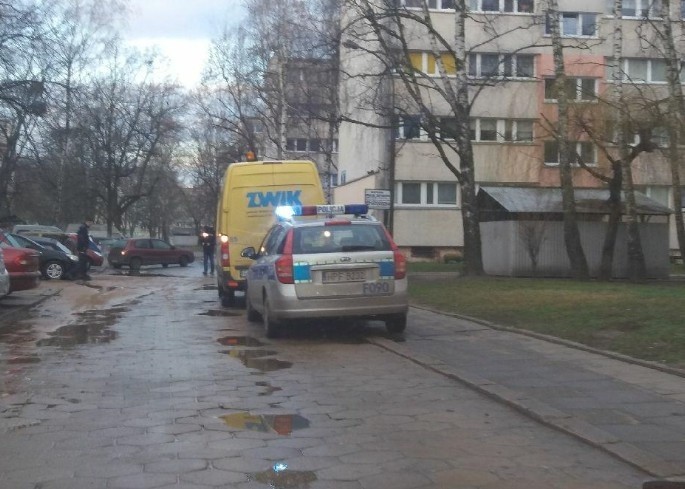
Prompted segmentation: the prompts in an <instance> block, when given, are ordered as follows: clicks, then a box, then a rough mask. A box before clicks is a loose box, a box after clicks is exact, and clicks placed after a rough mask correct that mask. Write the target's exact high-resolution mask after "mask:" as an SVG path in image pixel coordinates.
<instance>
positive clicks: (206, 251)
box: [200, 226, 216, 275]
mask: <svg viewBox="0 0 685 489" xmlns="http://www.w3.org/2000/svg"><path fill="white" fill-rule="evenodd" d="M200 243H202V263H203V266H204V272H202V275H207V270H209V274H210V275H214V249H215V247H216V234H215V233H214V228H213V227H211V226H205V227H204V228H203V230H202V235H201V236H200Z"/></svg>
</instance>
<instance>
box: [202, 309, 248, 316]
mask: <svg viewBox="0 0 685 489" xmlns="http://www.w3.org/2000/svg"><path fill="white" fill-rule="evenodd" d="M242 315H243V313H242V312H239V311H226V310H219V309H210V310H209V311H207V312H201V313H199V314H198V316H218V317H227V316H242Z"/></svg>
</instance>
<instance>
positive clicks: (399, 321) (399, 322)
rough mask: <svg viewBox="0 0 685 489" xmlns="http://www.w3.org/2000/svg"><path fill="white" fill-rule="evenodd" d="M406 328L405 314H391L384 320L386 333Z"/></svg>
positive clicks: (397, 331) (399, 331)
mask: <svg viewBox="0 0 685 489" xmlns="http://www.w3.org/2000/svg"><path fill="white" fill-rule="evenodd" d="M406 328H407V314H406V313H404V314H393V315H392V316H390V317H388V318H387V319H386V320H385V329H387V330H388V333H392V334H397V333H402V332H403V331H404V330H405V329H406Z"/></svg>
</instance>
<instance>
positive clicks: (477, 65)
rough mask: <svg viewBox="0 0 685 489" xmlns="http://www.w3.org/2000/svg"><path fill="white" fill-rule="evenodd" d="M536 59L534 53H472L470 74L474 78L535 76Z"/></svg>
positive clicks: (469, 59) (470, 56)
mask: <svg viewBox="0 0 685 489" xmlns="http://www.w3.org/2000/svg"><path fill="white" fill-rule="evenodd" d="M534 60H535V57H534V55H532V54H496V53H470V54H469V56H468V63H469V66H468V74H469V76H471V77H474V78H480V77H500V78H534V77H535V62H534Z"/></svg>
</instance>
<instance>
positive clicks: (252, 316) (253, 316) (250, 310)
mask: <svg viewBox="0 0 685 489" xmlns="http://www.w3.org/2000/svg"><path fill="white" fill-rule="evenodd" d="M245 311H246V312H247V320H248V321H250V322H251V323H256V322H257V321H259V313H258V312H257V311H256V310H255V308H254V307H252V301H251V300H250V296H249V295H248V294H247V291H245Z"/></svg>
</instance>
